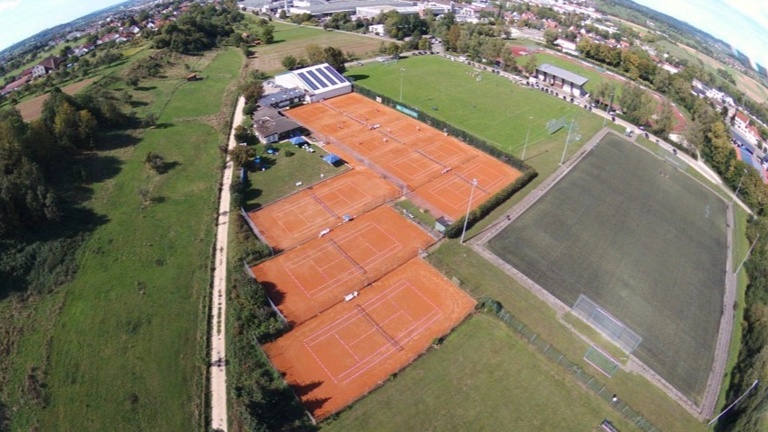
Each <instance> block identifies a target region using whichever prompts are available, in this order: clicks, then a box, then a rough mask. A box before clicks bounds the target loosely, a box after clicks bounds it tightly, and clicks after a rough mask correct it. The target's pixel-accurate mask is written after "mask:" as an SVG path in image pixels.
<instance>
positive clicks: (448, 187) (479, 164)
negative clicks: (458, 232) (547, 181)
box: [414, 157, 520, 220]
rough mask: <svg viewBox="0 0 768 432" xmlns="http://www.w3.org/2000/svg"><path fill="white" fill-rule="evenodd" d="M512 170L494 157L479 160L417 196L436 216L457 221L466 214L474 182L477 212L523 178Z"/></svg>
mask: <svg viewBox="0 0 768 432" xmlns="http://www.w3.org/2000/svg"><path fill="white" fill-rule="evenodd" d="M509 168H510V167H509V165H507V164H505V163H503V162H501V161H499V160H496V159H494V158H491V157H485V158H480V157H478V158H476V159H472V160H470V161H469V162H467V163H465V164H463V165H462V166H461V167H459V168H458V169H456V170H452V171H451V172H449V173H446V175H443V176H440V177H438V178H436V179H434V180H433V181H431V182H429V183H427V184H425V185H424V186H422V187H420V188H418V189H416V190H415V191H414V193H415V194H416V195H418V196H419V197H421V198H422V199H423V200H425V201H427V202H428V203H429V204H430V205H431V206H432V207H435V208H436V209H433V210H432V212H433V213H435V212H438V213H437V214H443V215H445V216H447V217H448V218H449V219H451V220H456V219H458V218H460V217H461V216H463V215H464V213H465V212H466V211H467V204H468V203H469V196H470V193H471V192H472V191H471V189H472V180H473V179H477V186H476V187H475V191H474V193H473V194H472V209H475V208H477V207H478V206H479V203H483V202H485V200H487V199H488V198H490V197H492V196H493V195H494V194H495V193H497V192H499V191H500V190H502V189H504V188H505V187H506V186H507V185H508V184H510V183H512V182H513V181H515V180H516V179H517V177H519V176H520V173H519V172H518V171H514V170H513V171H514V174H512V175H510V172H509V171H510V170H509Z"/></svg>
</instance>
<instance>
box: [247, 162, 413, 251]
mask: <svg viewBox="0 0 768 432" xmlns="http://www.w3.org/2000/svg"><path fill="white" fill-rule="evenodd" d="M399 195H400V191H398V189H397V188H396V187H394V186H393V185H392V184H391V183H389V182H387V181H385V180H384V179H382V178H381V177H380V176H378V175H377V174H375V173H373V172H371V171H370V170H367V169H365V168H359V169H355V170H352V171H349V172H346V173H344V174H341V175H339V176H336V177H334V178H332V179H329V180H327V181H324V182H322V183H319V184H316V185H314V186H310V187H308V188H306V189H304V190H301V191H299V192H297V193H295V194H293V195H290V196H288V197H286V198H283V199H281V200H279V201H275V202H274V203H272V204H269V205H267V206H265V207H262V208H261V209H259V210H256V211H253V212H250V213H248V217H249V218H250V219H251V221H252V222H253V223H254V225H256V227H257V228H258V230H259V232H260V233H261V235H262V237H264V240H266V242H267V243H268V244H269V245H270V246H272V247H273V248H275V249H278V250H287V249H289V248H291V247H294V246H296V245H298V244H300V243H302V242H305V241H307V240H309V239H311V238H314V237H317V236H318V234H319V233H320V231H321V230H324V229H326V228H333V227H335V226H337V225H339V224H341V223H343V222H344V216H345V215H348V216H352V217H355V216H357V215H359V214H361V213H363V212H365V211H366V210H368V209H370V208H373V207H375V206H378V205H380V204H383V203H385V202H387V201H389V200H391V199H394V198H396V197H398V196H399Z"/></svg>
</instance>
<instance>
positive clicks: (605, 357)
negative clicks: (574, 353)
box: [584, 345, 619, 377]
mask: <svg viewBox="0 0 768 432" xmlns="http://www.w3.org/2000/svg"><path fill="white" fill-rule="evenodd" d="M584 361H586V362H587V363H589V364H591V365H592V366H594V367H595V368H596V369H597V370H599V371H600V372H602V373H603V374H605V375H606V376H609V377H612V376H613V374H615V373H616V371H617V370H619V362H618V361H617V360H616V359H614V358H613V357H611V356H610V355H609V354H608V353H606V352H605V351H603V350H601V349H600V348H598V347H596V346H594V345H592V346H591V347H589V348H587V352H585V353H584Z"/></svg>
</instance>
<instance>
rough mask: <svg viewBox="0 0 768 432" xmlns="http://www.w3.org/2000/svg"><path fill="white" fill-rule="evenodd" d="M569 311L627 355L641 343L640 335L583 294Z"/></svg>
mask: <svg viewBox="0 0 768 432" xmlns="http://www.w3.org/2000/svg"><path fill="white" fill-rule="evenodd" d="M571 311H572V312H573V314H574V315H576V316H577V317H579V318H580V319H581V320H583V321H584V322H586V323H587V324H589V325H590V326H592V327H593V328H594V329H595V330H597V331H598V332H599V333H600V334H602V335H603V336H605V337H607V338H608V339H609V340H611V341H612V342H613V343H615V344H616V345H617V346H618V347H619V348H621V349H622V350H623V351H625V352H626V353H627V354H631V353H632V351H634V350H635V349H636V348H637V347H638V345H640V342H642V341H643V338H642V337H640V335H638V334H637V333H635V332H634V331H632V330H631V329H630V328H629V327H627V326H626V325H625V324H624V323H622V322H621V321H619V320H618V319H616V318H614V317H613V316H612V315H611V314H609V313H608V312H606V311H605V310H604V309H603V308H601V307H600V306H598V304H597V303H595V302H594V301H592V300H590V298H589V297H587V296H585V295H584V294H580V295H579V299H578V300H576V303H575V304H574V305H573V309H572V310H571Z"/></svg>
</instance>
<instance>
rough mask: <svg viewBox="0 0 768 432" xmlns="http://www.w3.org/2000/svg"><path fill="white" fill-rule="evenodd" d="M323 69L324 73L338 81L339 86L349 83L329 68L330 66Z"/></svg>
mask: <svg viewBox="0 0 768 432" xmlns="http://www.w3.org/2000/svg"><path fill="white" fill-rule="evenodd" d="M323 69H325V71H326V72H328V73H329V74H331V76H333V77H335V78H336V79H337V80H338V81H339V84H341V83H346V82H349V81H347V79H346V78H344V77H343V76H341V74H340V73H338V72H337V71H336V69H334V68H332V67H330V66H323Z"/></svg>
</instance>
